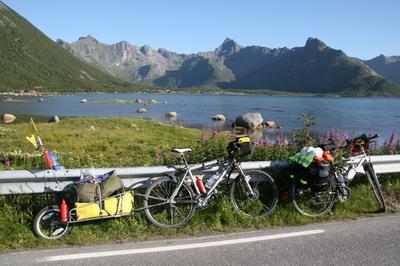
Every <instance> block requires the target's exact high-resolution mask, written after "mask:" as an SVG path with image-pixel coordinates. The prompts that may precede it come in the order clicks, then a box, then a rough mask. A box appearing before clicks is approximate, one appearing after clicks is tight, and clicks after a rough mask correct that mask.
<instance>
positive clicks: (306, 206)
mask: <svg viewBox="0 0 400 266" xmlns="http://www.w3.org/2000/svg"><path fill="white" fill-rule="evenodd" d="M310 182H311V181H310V179H307V178H305V177H303V176H301V175H297V176H295V177H294V179H293V182H292V187H291V194H292V202H293V206H294V208H295V209H296V211H298V212H299V213H300V214H302V215H305V216H310V217H317V216H322V215H325V214H327V213H328V212H329V211H330V210H331V209H332V207H333V205H334V204H335V199H336V195H337V194H336V192H335V182H334V180H333V178H332V177H331V178H329V184H328V185H327V186H325V187H324V188H321V189H320V190H319V191H318V192H317V191H315V190H314V189H313V188H312V185H311V184H310Z"/></svg>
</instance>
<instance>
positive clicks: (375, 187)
mask: <svg viewBox="0 0 400 266" xmlns="http://www.w3.org/2000/svg"><path fill="white" fill-rule="evenodd" d="M364 170H365V174H366V175H367V178H368V181H369V183H370V184H371V187H372V191H373V192H374V195H375V198H376V200H377V201H378V203H379V206H380V210H381V211H382V212H386V211H387V206H386V202H385V199H384V197H383V195H382V190H381V184H380V183H379V179H378V177H377V175H376V173H375V171H374V168H373V167H372V165H371V164H370V163H367V164H366V165H364Z"/></svg>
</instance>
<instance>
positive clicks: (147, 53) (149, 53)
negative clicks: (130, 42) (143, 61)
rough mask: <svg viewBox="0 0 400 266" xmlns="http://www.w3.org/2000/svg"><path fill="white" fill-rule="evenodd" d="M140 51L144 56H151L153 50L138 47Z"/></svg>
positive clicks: (146, 46) (147, 47)
mask: <svg viewBox="0 0 400 266" xmlns="http://www.w3.org/2000/svg"><path fill="white" fill-rule="evenodd" d="M140 51H141V52H142V53H143V54H145V55H151V54H152V53H153V51H154V50H153V49H151V47H150V46H148V45H143V46H142V47H140Z"/></svg>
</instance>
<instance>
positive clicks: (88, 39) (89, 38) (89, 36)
mask: <svg viewBox="0 0 400 266" xmlns="http://www.w3.org/2000/svg"><path fill="white" fill-rule="evenodd" d="M78 41H86V42H95V43H98V41H97V40H96V38H94V37H93V36H91V35H90V34H88V35H87V36H86V37H80V38H79V39H78Z"/></svg>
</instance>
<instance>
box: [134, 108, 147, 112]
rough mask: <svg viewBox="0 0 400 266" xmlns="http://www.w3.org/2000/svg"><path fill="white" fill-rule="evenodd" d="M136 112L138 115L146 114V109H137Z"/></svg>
mask: <svg viewBox="0 0 400 266" xmlns="http://www.w3.org/2000/svg"><path fill="white" fill-rule="evenodd" d="M136 112H138V113H147V110H146V108H139V109H137V111H136Z"/></svg>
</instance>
